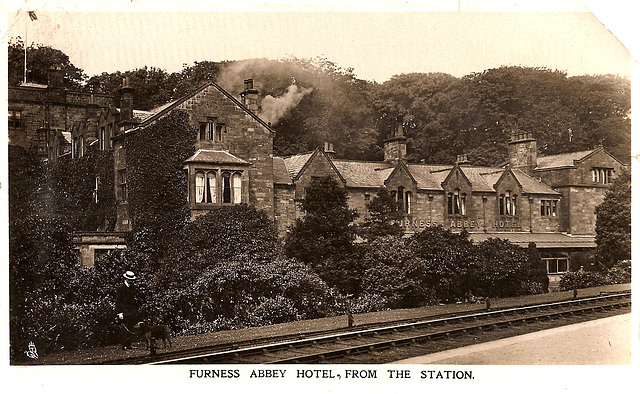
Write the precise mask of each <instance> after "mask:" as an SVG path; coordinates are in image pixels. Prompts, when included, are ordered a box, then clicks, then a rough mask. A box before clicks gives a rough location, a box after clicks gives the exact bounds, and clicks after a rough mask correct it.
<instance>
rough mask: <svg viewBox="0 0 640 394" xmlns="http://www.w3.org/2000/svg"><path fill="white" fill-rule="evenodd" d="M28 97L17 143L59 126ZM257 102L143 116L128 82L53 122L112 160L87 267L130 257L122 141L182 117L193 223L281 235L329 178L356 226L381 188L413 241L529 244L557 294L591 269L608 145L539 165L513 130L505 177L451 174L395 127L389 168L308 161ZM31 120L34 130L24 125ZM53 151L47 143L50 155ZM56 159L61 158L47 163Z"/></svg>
mask: <svg viewBox="0 0 640 394" xmlns="http://www.w3.org/2000/svg"><path fill="white" fill-rule="evenodd" d="M25 89H26V88H10V91H9V100H10V102H9V122H10V126H11V122H12V117H13V119H14V123H15V119H16V115H15V114H16V111H17V113H20V111H21V110H22V111H23V112H22V114H21V115H19V121H18V123H19V124H20V127H21V128H22V129H21V130H19V131H15V133H14V134H11V140H20V138H18V135H19V134H20V133H22V134H24V135H34V136H37V135H39V134H38V130H40V129H39V127H41V125H42V127H45V126H47V125H49V126H51V125H52V121H53V119H54V118H52V117H51V110H48V111H49V112H47V110H46V109H43V111H44V112H45V113H48V114H49V115H46V116H43V117H42V120H41V121H40V120H35V119H31V117H32V115H31V110H27V109H28V108H30V105H32V104H30V103H31V101H29V100H30V99H27V98H25V97H26V96H28V95H26V93H25V92H26V91H25ZM12 90H13V91H14V93H13V94H12ZM41 90H43V92H44V91H46V90H47V88H46V87H42V88H41ZM258 93H259V92H258V90H256V89H255V88H254V86H253V81H252V80H250V79H249V80H246V81H245V90H244V91H243V92H242V93H241V94H240V97H234V96H233V95H231V94H230V93H228V92H227V91H225V90H224V89H222V88H221V87H220V86H218V85H217V84H215V83H208V84H206V85H204V86H202V87H200V88H199V89H197V90H196V91H194V92H193V93H191V94H189V95H187V96H185V97H183V98H181V99H179V100H176V101H174V102H171V103H168V104H166V105H163V106H161V107H158V108H156V109H153V110H150V111H137V110H134V109H133V108H134V103H133V90H132V88H130V87H129V86H128V82H127V81H126V80H124V81H123V86H122V88H121V91H120V96H121V108H114V107H113V106H112V105H105V103H103V102H102V101H100V100H102V99H103V97H102V96H97V97H94V96H88V98H86V99H85V101H86V102H83V105H84V106H85V115H84V120H83V121H82V122H75V123H74V124H73V127H70V124H69V122H66V123H65V122H62V121H60V122H57V123H56V127H57V128H56V130H60V133H65V132H71V135H70V136H69V137H68V139H70V141H71V147H70V148H69V150H70V152H69V153H70V154H71V155H73V156H74V157H78V156H82V154H83V152H84V151H85V150H86V148H87V146H88V143H87V142H88V141H90V142H92V143H96V144H98V147H99V149H113V150H114V157H115V176H116V179H115V182H114V184H115V190H114V193H116V200H117V223H116V228H115V232H111V233H83V234H79V235H78V237H77V242H78V248H79V250H80V252H81V253H80V255H81V260H82V262H83V263H84V264H87V265H92V264H93V260H94V256H95V255H96V253H98V252H100V251H104V250H108V249H112V248H118V247H125V245H124V241H123V240H124V238H123V237H122V235H123V234H125V233H126V232H127V231H129V230H130V229H131V221H130V218H129V214H128V206H127V181H126V179H127V178H126V174H127V170H128V168H127V152H126V149H125V144H124V141H125V140H126V138H127V137H128V136H130V135H132V134H134V133H136V132H138V131H139V130H141V129H143V128H145V127H148V126H149V125H152V124H153V123H154V122H156V121H157V120H158V119H161V118H162V117H163V116H166V115H167V114H168V113H170V112H172V111H175V110H183V111H186V112H187V113H188V114H189V119H190V122H191V124H192V125H193V126H194V133H197V136H196V137H197V142H196V144H195V145H194V147H193V155H192V156H191V157H189V158H188V159H187V160H185V162H184V163H183V164H184V168H185V170H186V172H187V174H188V188H189V190H188V196H189V199H188V207H189V209H190V212H191V216H192V218H194V217H196V216H197V215H200V214H203V213H206V212H207V211H209V210H212V209H216V208H217V207H220V206H225V205H233V204H241V203H246V204H250V205H253V206H255V207H256V208H259V209H262V210H265V211H266V212H267V213H268V215H269V216H270V217H272V218H273V221H274V223H275V225H276V228H277V230H278V232H279V234H280V235H281V236H284V235H285V234H286V232H287V228H288V227H289V226H291V225H292V224H293V223H294V222H295V219H296V218H297V217H299V215H301V212H300V211H299V209H298V207H297V203H296V202H297V201H299V200H300V199H301V198H303V196H304V191H305V187H306V186H307V185H309V183H310V181H311V179H313V178H314V177H320V176H329V177H333V178H334V179H335V180H336V181H337V182H338V183H339V184H340V185H342V186H343V187H344V188H346V190H347V191H348V196H349V205H350V206H351V207H352V208H355V209H356V210H357V211H358V212H359V213H360V220H362V218H364V217H366V215H367V209H366V205H367V203H368V202H369V201H370V200H371V199H372V198H373V197H375V195H376V193H377V191H378V190H379V188H381V187H384V188H386V189H387V190H388V191H389V192H390V193H391V195H392V196H393V197H394V198H395V199H396V201H397V203H398V209H400V210H402V212H403V213H404V220H402V221H400V222H398V223H397V225H399V226H402V227H403V228H404V230H405V232H406V233H413V232H416V231H421V230H422V229H424V228H426V227H429V226H439V225H441V226H444V227H445V228H451V229H452V230H454V231H462V230H467V231H468V232H469V233H470V237H471V239H472V240H473V241H475V242H480V241H482V240H485V239H488V238H490V237H494V238H502V239H508V240H510V241H511V242H513V243H515V244H518V245H520V246H523V247H527V245H528V244H529V243H530V242H534V243H535V244H536V246H537V248H538V249H539V250H540V252H541V255H542V257H543V259H544V260H545V261H546V263H547V269H548V274H549V276H550V280H551V287H552V288H553V287H554V284H557V281H558V280H559V277H560V275H561V274H562V273H564V272H566V271H568V270H572V269H578V268H579V267H580V266H581V265H584V264H591V263H592V262H593V250H594V248H595V220H596V215H595V209H596V206H598V205H599V204H600V203H601V202H602V201H603V199H604V195H605V192H606V190H607V189H608V187H609V184H610V183H611V182H612V180H613V179H615V178H616V176H617V175H618V174H619V172H620V171H621V169H622V167H624V165H623V164H622V163H621V162H620V161H619V160H617V159H616V158H614V157H613V156H612V155H611V154H609V153H608V152H607V151H606V150H605V149H603V148H602V147H595V148H594V149H592V150H588V151H581V152H571V153H565V154H559V155H551V156H540V157H539V156H538V151H537V145H536V139H535V137H534V136H532V135H531V134H530V133H527V132H521V131H514V132H512V134H511V139H510V141H509V142H508V146H509V160H508V162H507V164H506V165H504V166H502V167H480V166H472V165H469V163H468V162H467V160H466V157H465V156H464V155H461V156H459V157H458V159H457V160H456V162H455V163H449V164H447V163H444V164H438V165H434V164H418V163H409V162H407V160H406V150H407V138H406V136H405V133H404V129H403V124H402V119H398V122H397V127H396V128H395V129H394V131H393V133H392V135H389V136H388V139H386V140H385V143H384V144H385V145H384V160H383V161H358V160H344V159H336V158H335V157H334V156H335V152H334V146H333V145H332V144H330V143H325V144H324V146H323V147H322V148H318V149H316V150H314V151H312V152H305V153H300V154H297V155H294V156H291V157H274V155H273V137H274V135H275V131H274V130H273V129H272V128H271V127H270V125H269V124H268V123H266V122H265V121H263V120H262V119H261V118H260V117H258V116H257V113H258V107H259V94H258ZM33 94H34V95H35V94H36V93H35V91H34V93H33ZM37 94H45V93H42V92H40V91H38V93H37ZM51 97H54V98H55V97H56V96H55V95H53V96H51ZM67 104H69V103H68V101H67ZM51 105H53V104H51ZM12 111H13V112H12ZM27 112H29V118H30V119H31V120H30V122H29V124H28V125H27V124H25V123H24V120H25V117H26V115H27ZM47 116H48V118H47ZM20 122H22V123H20ZM34 128H35V129H34ZM11 130H12V129H11V128H10V131H11ZM12 132H13V131H12ZM14 135H15V136H14ZM11 140H10V143H11ZM38 141H40V142H42V140H38ZM51 148H52V146H50V145H46V144H45V145H43V144H42V143H41V144H40V149H44V150H45V151H46V150H47V149H48V150H51ZM335 148H337V149H339V148H340V147H335ZM56 153H57V154H60V153H61V152H60V150H58V151H57V152H50V153H48V156H55V155H56Z"/></svg>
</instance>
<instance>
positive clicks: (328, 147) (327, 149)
mask: <svg viewBox="0 0 640 394" xmlns="http://www.w3.org/2000/svg"><path fill="white" fill-rule="evenodd" d="M324 153H325V154H326V155H327V156H328V157H329V158H330V159H333V157H334V156H335V155H336V151H334V150H333V143H332V142H325V143H324Z"/></svg>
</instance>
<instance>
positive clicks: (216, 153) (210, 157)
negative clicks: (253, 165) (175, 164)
mask: <svg viewBox="0 0 640 394" xmlns="http://www.w3.org/2000/svg"><path fill="white" fill-rule="evenodd" d="M184 162H185V163H212V164H236V165H249V164H250V163H249V162H248V161H245V160H242V159H241V158H239V157H236V156H234V155H232V154H231V153H229V152H226V151H221V150H207V149H198V151H197V152H196V153H194V154H193V156H191V157H189V158H188V159H187V160H185V161H184Z"/></svg>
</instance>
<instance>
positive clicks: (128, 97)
mask: <svg viewBox="0 0 640 394" xmlns="http://www.w3.org/2000/svg"><path fill="white" fill-rule="evenodd" d="M134 91H135V89H133V88H132V87H131V86H129V77H124V78H122V87H121V88H120V90H119V91H118V92H119V93H120V122H119V123H118V125H119V126H120V129H121V130H127V129H128V128H130V127H131V126H133V125H134V124H135V121H134V120H133V92H134Z"/></svg>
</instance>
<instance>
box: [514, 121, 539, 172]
mask: <svg viewBox="0 0 640 394" xmlns="http://www.w3.org/2000/svg"><path fill="white" fill-rule="evenodd" d="M507 145H508V149H509V164H510V166H511V167H512V168H517V169H519V170H521V171H524V172H525V173H526V174H527V175H529V176H533V169H534V168H536V166H537V165H538V141H537V140H536V139H535V138H533V135H532V133H531V132H526V131H520V130H513V131H512V132H511V141H509V143H508V144H507Z"/></svg>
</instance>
